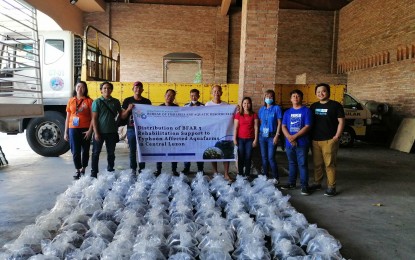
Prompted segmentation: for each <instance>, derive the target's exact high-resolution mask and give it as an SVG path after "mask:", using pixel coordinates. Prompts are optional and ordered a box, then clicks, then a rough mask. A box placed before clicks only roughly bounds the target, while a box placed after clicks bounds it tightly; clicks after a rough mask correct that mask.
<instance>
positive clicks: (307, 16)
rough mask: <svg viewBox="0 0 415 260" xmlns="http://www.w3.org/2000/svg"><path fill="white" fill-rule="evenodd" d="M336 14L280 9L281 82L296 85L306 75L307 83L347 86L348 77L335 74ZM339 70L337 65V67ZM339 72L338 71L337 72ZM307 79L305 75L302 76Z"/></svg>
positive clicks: (278, 70)
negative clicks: (297, 77)
mask: <svg viewBox="0 0 415 260" xmlns="http://www.w3.org/2000/svg"><path fill="white" fill-rule="evenodd" d="M334 15H335V14H334V12H328V11H308V10H286V9H280V13H279V20H278V52H277V70H276V78H277V82H278V83H282V84H292V83H295V82H296V76H297V75H301V74H304V73H305V80H306V82H305V83H318V82H327V83H331V84H345V83H346V77H345V76H344V75H337V74H333V73H332V63H334V64H335V60H336V52H335V51H333V42H334V44H335V43H336V34H334V39H335V41H333V33H335V32H336V27H335V26H336V23H335V22H334V21H335V16H334ZM334 68H335V66H334ZM334 72H335V70H334ZM302 78H304V76H302Z"/></svg>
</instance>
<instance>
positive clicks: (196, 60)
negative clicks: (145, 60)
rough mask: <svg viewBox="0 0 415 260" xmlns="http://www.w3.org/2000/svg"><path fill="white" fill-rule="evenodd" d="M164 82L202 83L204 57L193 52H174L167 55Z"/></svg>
mask: <svg viewBox="0 0 415 260" xmlns="http://www.w3.org/2000/svg"><path fill="white" fill-rule="evenodd" d="M163 82H170V83H173V82H174V83H202V57H201V56H199V55H197V54H195V53H191V52H174V53H169V54H167V55H165V56H164V57H163Z"/></svg>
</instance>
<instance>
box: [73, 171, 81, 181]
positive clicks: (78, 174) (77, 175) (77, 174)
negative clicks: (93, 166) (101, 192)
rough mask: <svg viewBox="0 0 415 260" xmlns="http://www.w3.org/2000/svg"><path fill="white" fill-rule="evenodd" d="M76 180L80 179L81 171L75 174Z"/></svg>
mask: <svg viewBox="0 0 415 260" xmlns="http://www.w3.org/2000/svg"><path fill="white" fill-rule="evenodd" d="M73 178H74V180H79V178H81V173H80V172H75V175H74V176H73Z"/></svg>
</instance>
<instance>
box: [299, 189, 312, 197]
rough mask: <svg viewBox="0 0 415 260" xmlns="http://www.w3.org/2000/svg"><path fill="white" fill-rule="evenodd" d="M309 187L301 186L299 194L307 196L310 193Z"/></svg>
mask: <svg viewBox="0 0 415 260" xmlns="http://www.w3.org/2000/svg"><path fill="white" fill-rule="evenodd" d="M310 194H311V192H310V189H309V188H308V187H301V195H304V196H308V195H310Z"/></svg>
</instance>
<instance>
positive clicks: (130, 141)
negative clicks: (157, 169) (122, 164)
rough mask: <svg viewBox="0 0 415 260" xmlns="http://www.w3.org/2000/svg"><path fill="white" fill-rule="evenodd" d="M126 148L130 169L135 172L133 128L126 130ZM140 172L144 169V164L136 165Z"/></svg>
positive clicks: (135, 152) (135, 157) (135, 145)
mask: <svg viewBox="0 0 415 260" xmlns="http://www.w3.org/2000/svg"><path fill="white" fill-rule="evenodd" d="M127 139H128V146H129V147H130V168H131V169H133V170H137V140H136V138H135V130H134V128H128V129H127ZM138 167H139V169H140V170H142V169H144V168H145V167H146V163H144V162H140V163H139V164H138Z"/></svg>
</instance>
